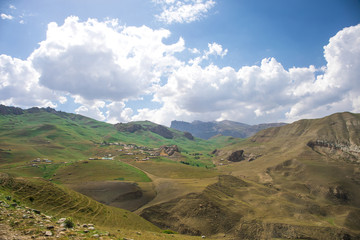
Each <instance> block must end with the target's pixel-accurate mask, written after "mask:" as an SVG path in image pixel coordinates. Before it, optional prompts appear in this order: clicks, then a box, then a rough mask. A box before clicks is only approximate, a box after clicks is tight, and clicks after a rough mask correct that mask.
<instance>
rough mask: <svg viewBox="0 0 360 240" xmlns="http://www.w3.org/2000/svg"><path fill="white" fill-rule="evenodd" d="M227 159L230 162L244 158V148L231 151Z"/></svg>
mask: <svg viewBox="0 0 360 240" xmlns="http://www.w3.org/2000/svg"><path fill="white" fill-rule="evenodd" d="M228 160H229V161H231V162H240V161H243V160H245V157H244V150H238V151H235V152H233V153H232V154H231V155H230V156H229V157H228Z"/></svg>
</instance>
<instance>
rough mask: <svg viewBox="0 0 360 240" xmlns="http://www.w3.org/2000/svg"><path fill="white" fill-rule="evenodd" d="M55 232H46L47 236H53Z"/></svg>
mask: <svg viewBox="0 0 360 240" xmlns="http://www.w3.org/2000/svg"><path fill="white" fill-rule="evenodd" d="M52 235H53V234H52V232H51V231H46V232H45V236H47V237H50V236H52Z"/></svg>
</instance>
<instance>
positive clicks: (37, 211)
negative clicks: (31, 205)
mask: <svg viewBox="0 0 360 240" xmlns="http://www.w3.org/2000/svg"><path fill="white" fill-rule="evenodd" d="M33 212H34V213H36V214H41V212H40V211H39V210H36V209H33Z"/></svg>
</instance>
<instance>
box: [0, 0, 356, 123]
mask: <svg viewBox="0 0 360 240" xmlns="http://www.w3.org/2000/svg"><path fill="white" fill-rule="evenodd" d="M0 104H4V105H7V106H17V107H22V108H30V107H34V106H37V107H52V108H55V109H56V110H59V111H65V112H71V113H77V114H81V115H85V116H88V117H91V118H95V119H97V120H100V121H105V122H109V123H117V122H129V121H140V120H150V121H152V122H156V123H158V124H163V125H166V126H169V125H170V123H171V121H172V120H181V121H188V122H191V121H194V120H201V121H221V120H232V121H237V122H243V123H247V124H259V123H269V122H293V121H296V120H299V119H304V118H319V117H324V116H327V115H330V114H332V113H336V112H344V111H350V112H357V113H359V112H360V0H315V1H314V0H222V1H220V0H178V1H176V0H76V1H74V0H1V1H0Z"/></svg>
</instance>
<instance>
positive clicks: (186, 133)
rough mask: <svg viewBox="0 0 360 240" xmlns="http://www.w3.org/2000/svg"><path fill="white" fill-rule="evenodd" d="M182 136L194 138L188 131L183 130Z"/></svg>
mask: <svg viewBox="0 0 360 240" xmlns="http://www.w3.org/2000/svg"><path fill="white" fill-rule="evenodd" d="M184 137H186V138H187V139H189V140H194V136H193V135H192V134H191V133H189V132H184Z"/></svg>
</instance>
